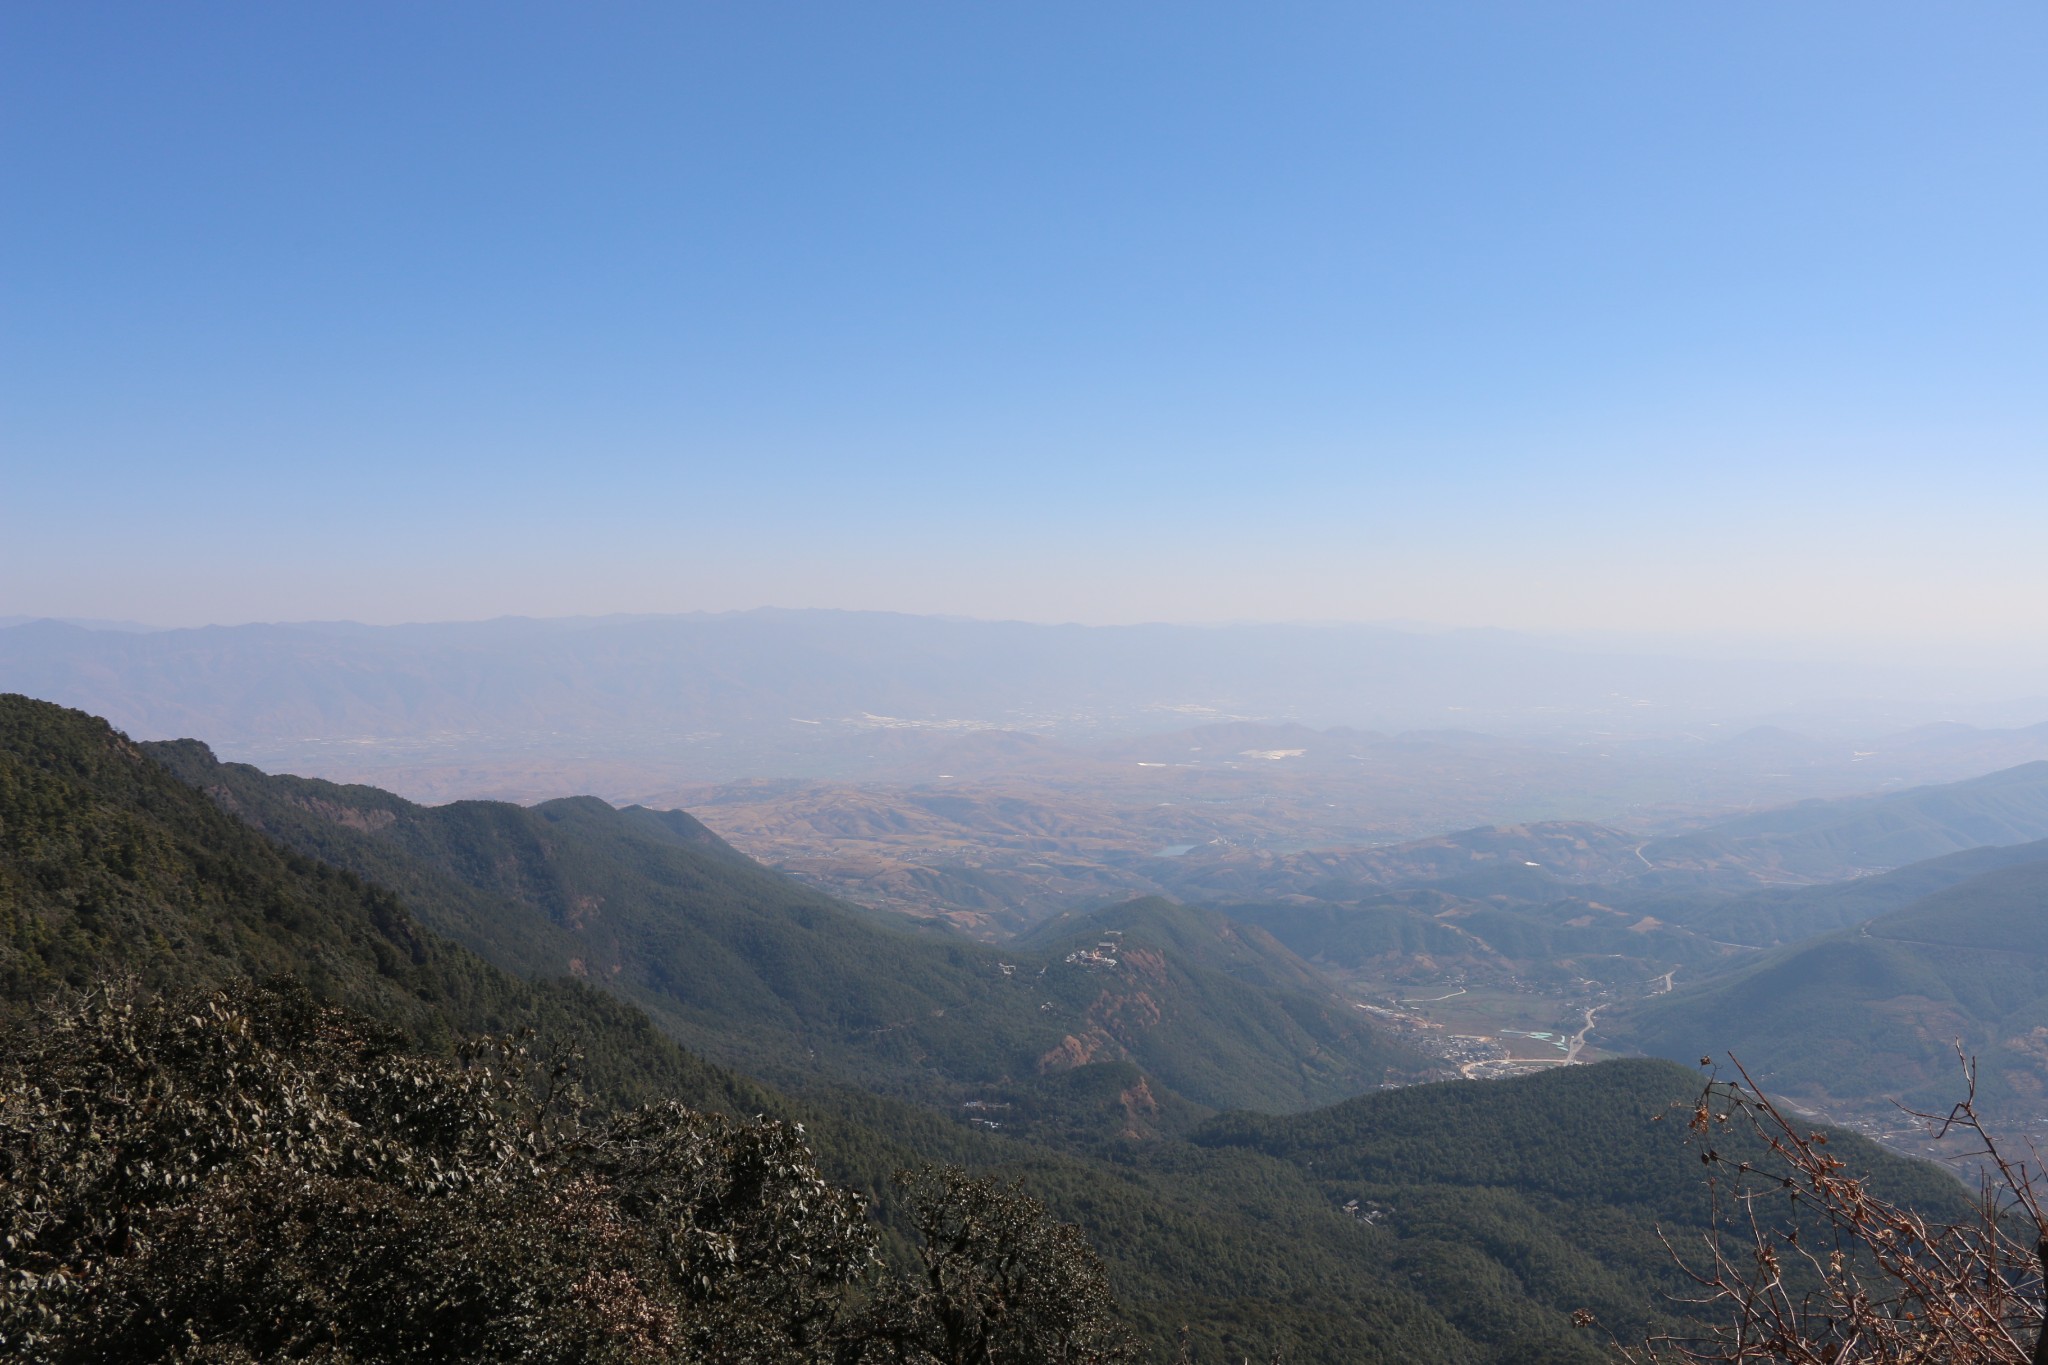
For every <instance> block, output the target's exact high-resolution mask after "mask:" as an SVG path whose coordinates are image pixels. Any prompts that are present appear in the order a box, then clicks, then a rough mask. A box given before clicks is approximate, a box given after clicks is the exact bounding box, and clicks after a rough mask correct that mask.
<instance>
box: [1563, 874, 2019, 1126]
mask: <svg viewBox="0 0 2048 1365" xmlns="http://www.w3.org/2000/svg"><path fill="white" fill-rule="evenodd" d="M1916 875H1923V874H1916ZM1600 1036H1601V1037H1602V1038H1604V1039H1609V1040H1612V1041H1614V1042H1617V1043H1621V1044H1625V1045H1628V1046H1632V1047H1634V1048H1637V1049H1640V1050H1642V1051H1644V1052H1649V1053H1652V1054H1654V1055H1659V1056H1666V1057H1674V1058H1696V1057H1698V1056H1699V1055H1700V1054H1701V1053H1703V1052H1716V1053H1718V1052H1733V1053H1734V1054H1735V1055H1736V1056H1738V1057H1740V1058H1741V1059H1742V1061H1743V1062H1744V1063H1745V1064H1746V1065H1748V1066H1750V1067H1752V1068H1753V1069H1754V1070H1755V1072H1756V1074H1757V1075H1758V1077H1759V1079H1761V1080H1763V1081H1764V1082H1765V1083H1766V1084H1769V1085H1772V1086H1774V1087H1777V1088H1778V1089H1781V1090H1783V1091H1785V1092H1786V1093H1789V1094H1791V1095H1793V1096H1794V1097H1797V1098H1801V1099H1802V1100H1803V1101H1806V1102H1809V1103H1811V1104H1812V1105H1814V1106H1817V1107H1820V1108H1822V1109H1823V1110H1824V1111H1825V1112H1850V1110H1851V1109H1855V1110H1858V1111H1859V1112H1868V1111H1872V1110H1873V1109H1881V1107H1882V1105H1883V1104H1884V1102H1885V1100H1886V1098H1887V1097H1891V1096H1897V1097H1899V1098H1902V1099H1904V1100H1906V1101H1908V1102H1910V1103H1913V1104H1916V1105H1919V1106H1922V1107H1935V1108H1945V1107H1946V1105H1947V1104H1948V1103H1949V1102H1951V1101H1953V1100H1955V1099H1958V1098H1960V1094H1961V1088H1962V1075H1961V1071H1960V1067H1959V1064H1958V1062H1957V1057H1956V1049H1957V1046H1958V1045H1960V1046H1961V1047H1962V1049H1963V1050H1964V1052H1965V1053H1967V1054H1968V1055H1971V1056H1974V1057H1976V1058H1978V1059H1979V1061H1980V1063H1981V1077H1980V1091H1981V1093H1982V1094H1983V1095H1984V1096H1985V1098H1986V1100H1987V1101H1988V1102H1989V1103H1990V1105H1991V1106H1992V1107H1993V1108H1994V1109H1995V1110H1996V1111H1997V1112H1999V1113H2000V1114H2001V1115H2002V1116H2003V1117H2004V1118H2005V1119H2006V1120H2008V1121H2010V1122H2014V1123H2019V1122H2026V1123H2038V1122H2041V1121H2043V1120H2044V1119H2048V860H2044V859H2040V858H2033V859H2030V860H2029V861H2024V862H2019V863H2015V864H2013V865H2010V866H2004V867H1997V868H1993V869H1992V870H1989V871H1983V872H1979V873H1977V874H1976V875H1974V876H1970V877H1967V878H1964V879H1962V880H1959V881H1956V882H1954V883H1953V884H1952V885H1949V886H1947V887H1945V888H1943V889H1940V890H1937V891H1934V892H1933V893H1931V894H1928V895H1925V896H1922V897H1920V898H1918V899H1916V900H1913V901H1911V902H1910V903H1909V904H1907V905H1905V906H1903V907H1902V908H1899V909H1895V910H1890V911H1888V912H1886V913H1884V914H1880V915H1877V916H1875V917H1873V918H1870V919H1868V920H1865V921H1863V922H1862V923H1860V924H1858V925H1856V926H1854V927H1852V928H1847V929H1842V930H1838V931H1836V932H1833V933H1829V934H1825V935H1822V936H1820V937H1818V938H1815V939H1810V940H1806V941H1803V942H1798V943H1794V944H1792V945H1790V946H1787V947H1784V948H1781V949H1778V950H1776V951H1774V952H1772V953H1769V954H1767V955H1765V956H1763V957H1761V958H1759V959H1757V960H1755V961H1753V962H1751V963H1749V964H1747V965H1745V966H1743V967H1741V968H1740V969H1737V970H1733V971H1730V972H1728V973H1726V974H1724V975H1721V976H1717V977H1713V978H1709V979H1707V980H1704V981H1701V982H1699V983H1697V984H1696V985H1692V986H1689V987H1682V988H1681V989H1678V990H1675V991H1673V992H1672V993H1671V994H1669V995H1666V996H1663V997H1660V998H1658V999H1655V1000H1650V1001H1644V1002H1641V1003H1639V1004H1637V1005H1635V1006H1633V1007H1631V1008H1630V1009H1628V1010H1627V1011H1626V1012H1624V1013H1620V1014H1617V1015H1616V1016H1615V1017H1613V1018H1611V1019H1607V1020H1603V1021H1602V1024H1601V1031H1600Z"/></svg>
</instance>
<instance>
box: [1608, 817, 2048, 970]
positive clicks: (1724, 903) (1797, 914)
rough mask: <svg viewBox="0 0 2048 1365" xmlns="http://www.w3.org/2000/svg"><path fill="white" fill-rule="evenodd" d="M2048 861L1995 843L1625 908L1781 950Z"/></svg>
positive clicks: (2029, 850) (2031, 850)
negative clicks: (1840, 874) (1823, 877)
mask: <svg viewBox="0 0 2048 1365" xmlns="http://www.w3.org/2000/svg"><path fill="white" fill-rule="evenodd" d="M2040 862H2048V839H2036V840H2034V841H2032V842H2031V843H2024V844H1994V845H1989V846H1986V847H1983V848H1972V849H1965V850H1964V851H1963V852H1960V853H1949V854H1944V855H1943V856H1941V857H1938V858H1928V859H1925V860H1923V861H1921V862H1917V863H1909V864H1907V865H1906V866H1904V867H1899V868H1894V869H1893V870H1891V871H1889V872H1881V873H1877V874H1874V875H1872V876H1867V877H1854V878H1851V879H1849V880H1848V881H1840V882H1823V883H1821V884H1819V885H1817V886H1773V887H1765V888H1763V889H1761V890H1756V891H1749V892H1746V893H1742V894H1730V893H1725V892H1724V893H1718V894H1714V893H1694V894H1692V895H1689V896H1688V895H1685V894H1684V893H1675V894H1673V895H1671V896H1668V897H1665V898H1661V899H1653V898H1648V897H1645V898H1640V899H1630V900H1628V901H1626V902H1625V903H1626V904H1628V905H1629V906H1630V907H1631V908H1633V909H1640V910H1641V911H1642V912H1643V913H1645V914H1653V915H1656V916H1657V917H1658V918H1660V919H1664V920H1669V921H1672V922H1674V923H1677V924H1681V925H1683V926H1684V927H1685V928H1687V929H1689V930H1692V931H1694V932H1696V933H1700V934H1704V935H1706V936H1708V937H1710V938H1714V939H1721V940H1726V941H1729V942H1734V943H1744V944H1751V945H1754V946H1757V947H1775V946H1777V945H1779V944H1784V943H1794V942H1797V941H1798V940H1800V939H1803V938H1812V937H1815V936H1817V935H1820V934H1825V933H1828V932H1830V931H1832V930H1835V929H1846V928H1849V927H1851V926H1853V925H1857V924H1861V923H1863V921H1865V920H1868V919H1874V918H1876V917H1877V916H1879V915H1882V914H1884V913H1886V912H1887V911H1891V910H1900V909H1904V908H1905V907H1906V906H1908V905H1911V904H1912V903H1913V902H1914V901H1917V900H1919V899H1920V898H1921V897H1923V896H1930V895H1933V894H1934V893H1935V892H1937V891H1945V890H1947V889H1948V888H1949V887H1951V886H1955V885H1956V884H1958V883H1960V882H1965V881H1968V880H1969V879H1970V878H1972V877H1975V876H1978V875H1979V874H1981V873H1985V872H1993V871H1996V870H1998V869H1999V868H2001V867H2016V866H2018V865H2019V864H2021V863H2040Z"/></svg>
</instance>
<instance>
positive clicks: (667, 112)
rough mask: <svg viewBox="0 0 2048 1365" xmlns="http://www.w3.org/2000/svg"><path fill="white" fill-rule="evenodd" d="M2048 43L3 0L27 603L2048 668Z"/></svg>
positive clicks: (1770, 20)
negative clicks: (1957, 656)
mask: <svg viewBox="0 0 2048 1365" xmlns="http://www.w3.org/2000/svg"><path fill="white" fill-rule="evenodd" d="M2044 72H2048V6H2043V5H2042V4H2040V3H2039V0H2024V2H2023V3H1996V2H1990V0H1987V2H1986V3H1972V4H1967V5H1934V4H1928V3H1926V2H1925V0H1915V2H1914V3H1872V0H1855V2H1854V3H1820V2H1819V0H1800V3H1797V4H1785V3H1782V0H1773V2H1772V3H1723V2H1722V0H1716V2H1715V3H1712V4H1708V3H1689V4H1671V3H1643V2H1642V0H1631V2H1630V3H1626V4H1623V3H1614V4H1601V3H1591V2H1590V0H1573V3H1571V4H1530V3H1526V2H1524V0H1518V2H1517V3H1513V4H1482V3H1457V2H1456V0H1453V2H1451V3H1436V2H1435V0H1432V2H1430V3H1422V2H1421V0H1417V2H1416V3H1404V4H1389V3H1379V4H1361V3H1356V0H1353V2H1352V3H1345V4H1333V5H1327V6H1325V5H1277V6H1276V5H1245V4H1237V5H1229V6H1219V5H1207V4H1190V3H1185V2H1184V0H1181V2H1178V3H1174V4H1170V5H1169V4H1151V5H1139V4H1103V3H1100V0H1092V2H1091V3H1087V4H1071V5H1066V4H1052V3H1042V2H1040V0H1033V3H1029V4H1007V5H993V4H964V3H947V4H937V3H934V4H925V5H905V4H879V3H877V4H858V5H853V4H823V3H821V4H816V5H808V6H788V5H777V4H768V3H748V4H724V3H721V4H700V5H688V4H680V3H662V4H650V5H645V6H633V5H626V4H602V5H570V4H566V3H564V4H559V5H530V4H508V3H504V2H503V0H493V2H492V3H488V4H475V5H463V4H452V3H436V4H432V5H412V4H396V3H391V4H375V3H365V2H364V0H350V3H346V4H341V3H294V4H289V5H280V4H261V5H255V4H250V5H236V4H225V3H213V4H208V5H204V6H174V5H163V4H135V5H119V6H110V5H100V4H92V3H80V2H79V0H67V2H66V3H64V4H13V5H7V6H5V7H0V81H4V101H5V104H4V110H0V184H4V186H5V189H4V191H0V291H4V292H0V441H4V445H0V474H4V479H0V615H4V614H8V613H14V612H33V613H49V614H66V615H91V616H109V617H125V618H137V619H142V620H149V621H156V622H161V623H192V622H200V621H235V620H247V619H252V618H270V619H277V618H305V617H335V616H347V617H354V618H357V619H363V620H375V621H382V620H398V619H423V618H442V617H468V616H483V615H493V614H498V613H506V612H519V613H530V614H555V613H569V612H604V611H657V610H688V609H696V608H728V607H743V606H752V605H758V604H766V603H774V604H782V605H793V606H794V605H825V606H871V607H891V608H899V609H903V610H911V611H944V612H956V613H964V614H971V615H981V616H993V615H1008V616H1021V617H1026V618H1033V619H1078V620H1090V621H1114V620H1131V619H1145V618H1169V619H1181V620H1203V619H1219V618H1247V617H1251V618H1293V619H1300V618H1348V619H1386V618H1419V619H1426V620H1434V621H1442V622H1450V623H1467V624H1479V623H1491V624H1501V625H1510V626H1526V627H1570V628H1608V629H1614V628H1627V627H1631V626H1637V625H1656V626H1660V627H1678V628H1686V629H1691V628H1699V629H1726V628H1732V627H1754V628H1758V629H1763V630H1800V629H1822V630H1824V631H1828V632H1835V631H1840V632H1844V633H1860V634H1879V635H1894V636H1897V637H1900V638H1909V637H1910V638H1917V637H1923V636H1933V635H1944V634H1954V635H1966V636H1967V635H1990V634H1995V633H1999V632H2006V633H2025V634H2027V635H2029V636H2030V637H2032V638H2036V639H2039V638H2042V637H2043V635H2044V633H2048V534H2044V523H2048V515H2044V514H2048V77H2044Z"/></svg>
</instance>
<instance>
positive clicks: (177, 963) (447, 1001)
mask: <svg viewBox="0 0 2048 1365" xmlns="http://www.w3.org/2000/svg"><path fill="white" fill-rule="evenodd" d="M112 973H125V974H129V975H132V976H134V977H136V978H137V979H138V980H139V981H140V982H141V983H142V984H144V985H146V986H161V985H169V984H184V985H195V984H205V983H225V982H229V981H235V980H241V979H243V978H248V977H255V978H258V979H262V978H267V977H272V976H278V975H290V976H293V977H296V978H297V979H299V980H300V981H302V982H303V983H305V985H306V986H307V987H308V988H309V989H310V990H312V992H313V993H314V994H315V996H317V997H318V998H320V999H322V1000H327V1001H332V1002H335V1003H338V1004H344V1005H347V1006H349V1007H350V1008H352V1009H355V1010H358V1011H360V1012H362V1013H364V1014H367V1015H369V1016H371V1017H373V1018H376V1019H378V1020H381V1021H383V1022H385V1023H387V1024H389V1025H391V1026H393V1027H396V1028H398V1029H400V1030H402V1031H404V1032H405V1033H406V1034H407V1035H408V1036H410V1037H412V1038H413V1039H415V1040H416V1041H418V1042H420V1043H422V1044H425V1045H428V1046H432V1047H441V1048H446V1047H449V1046H452V1045H453V1042H454V1040H456V1039H457V1038H459V1037H462V1036H464V1035H467V1034H472V1033H489V1032H499V1033H502V1032H509V1031H512V1030H516V1029H522V1028H530V1029H533V1030H534V1031H535V1032H536V1033H538V1034H539V1035H540V1036H541V1037H543V1038H546V1039H548V1040H549V1041H550V1043H551V1044H552V1045H554V1046H556V1047H559V1048H563V1049H575V1050H577V1051H579V1052H580V1053H581V1054H582V1062H581V1065H582V1069H583V1072H584V1074H585V1076H586V1077H587V1079H588V1083H589V1084H590V1085H591V1087H592V1088H593V1089H594V1090H596V1091H598V1092H600V1093H602V1094H604V1095H606V1096H608V1097H612V1098H616V1099H623V1100H633V1101H638V1100H644V1099H650V1098H654V1097H656V1096H676V1097H683V1098H687V1099H688V1100H689V1101H690V1102H691V1103H693V1104H696V1105H698V1106H700V1107H709V1108H718V1109H726V1110H731V1111H733V1112H748V1113H751V1112H757V1111H758V1110H760V1109H761V1108H763V1107H764V1098H765V1092H763V1091H761V1090H760V1088H759V1087H756V1086H754V1085H752V1084H751V1083H749V1082H747V1081H745V1080H742V1079H740V1078H738V1077H735V1076H733V1075H732V1074H731V1073H729V1072H724V1071H721V1070H719V1069H718V1068H715V1067H712V1066H708V1065H706V1064H705V1063H704V1062H702V1061H701V1060H699V1059H697V1058H695V1057H692V1056H690V1055H689V1054H688V1053H685V1052H683V1051H682V1050H681V1049H680V1048H677V1047H676V1046H675V1045H674V1044H673V1043H672V1042H670V1041H668V1040H667V1039H665V1038H663V1037H662V1036H661V1034H660V1033H659V1031H658V1030H656V1029H654V1028H653V1027H652V1026H651V1025H650V1024H649V1021H648V1020H647V1018H646V1016H644V1015H642V1014H641V1013H640V1012H639V1011H637V1010H634V1009H632V1008H630V1007H628V1006H625V1005H623V1004H621V1003H620V1002H619V1001H617V1000H616V999H613V998H611V997H609V996H607V995H605V994H604V993H602V992H600V991H597V990H595V989H592V988H591V987H589V986H587V985H583V984H580V983H575V982H568V981H552V982H548V981H542V982H533V983H528V982H523V981H519V980H517V979H515V978H513V977H509V976H507V975H506V974H504V973H503V972H500V971H498V970H496V969H494V968H492V967H491V966H489V965H488V964H486V963H484V962H482V961H480V960H479V959H478V958H476V957H475V956H474V955H472V954H470V953H468V952H466V951H464V950H463V949H461V948H458V947H456V946H455V945H453V944H451V943H448V942H447V941H445V940H443V939H441V938H439V937H438V936H436V935H434V934H432V933H429V932H427V931H426V930H425V929H424V928H422V926H421V925H420V924H419V923H418V922H417V921H416V920H415V919H414V918H413V916H412V914H411V913H410V911H409V909H408V908H407V907H406V906H405V905H404V904H403V903H402V902H401V901H400V900H399V898H398V897H396V896H395V895H393V894H392V893H391V892H390V891H389V890H387V889H385V888H382V887H379V886H376V885H374V884H371V883H367V882H364V881H362V880H360V879H358V878H357V877H356V876H354V875H353V874H352V873H349V872H345V871H342V870H339V869H337V868H334V867H331V866H329V865H327V864H326V863H323V862H320V861H318V860H316V859H314V858H310V857H307V856H304V855H302V854H299V853H296V852H294V851H292V850H289V849H285V848H281V847H279V846H278V845H277V844H275V843H273V842H271V841H270V840H268V839H266V838H264V837H262V836H261V835H259V834H257V833H256V832H254V831H253V830H251V829H249V828H248V827H247V826H245V825H244V824H243V823H242V822H240V821H238V820H236V819H234V818H233V817H231V816H229V815H228V814H226V813H224V812H223V811H221V810H219V809H218V808H217V807H216V806H215V805H214V804H213V803H212V802H209V801H207V800H205V799H204V798H203V797H201V796H200V795H199V793H197V792H195V791H193V790H192V789H191V788H189V787H187V786H186V785H185V784H184V783H182V782H180V781H179V780H177V778H175V777H174V776H172V774H171V773H169V772H167V771H165V770H164V769H163V768H162V767H160V766H159V765H158V764H156V763H154V762H152V761H150V759H148V758H147V757H145V756H144V754H143V752H142V750H141V748H140V747H139V746H137V745H134V744H132V743H130V742H129V741H128V740H127V739H126V738H124V737H123V736H121V735H120V734H118V733H117V732H115V731H114V730H112V729H111V728H109V727H108V726H107V724H106V723H105V722H104V721H101V720H97V719H95V718H93V717H91V716H87V715H84V714H82V713H80V712H77V711H68V710H65V709H64V708H62V707H56V706H51V705H48V704H47V703H43V702H36V701H31V700H29V699H28V698H25V697H17V696H4V695H0V1008H4V1006H5V1003H6V1002H9V1001H14V1002H20V1001H25V1000H28V999H31V998H34V997H37V996H40V995H42V994H45V993H47V992H48V991H50V990H53V989H60V988H67V987H68V988H71V989H78V988H82V987H84V986H86V985H89V984H90V983H92V982H93V981H95V980H99V979H102V978H104V977H105V976H107V975H109V974H112Z"/></svg>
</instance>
